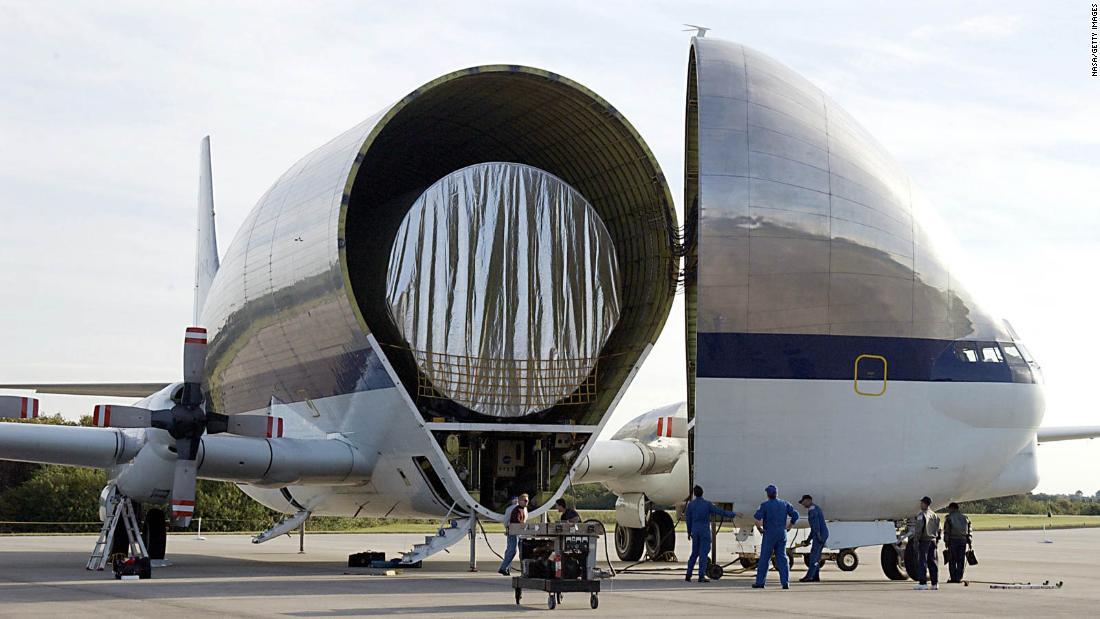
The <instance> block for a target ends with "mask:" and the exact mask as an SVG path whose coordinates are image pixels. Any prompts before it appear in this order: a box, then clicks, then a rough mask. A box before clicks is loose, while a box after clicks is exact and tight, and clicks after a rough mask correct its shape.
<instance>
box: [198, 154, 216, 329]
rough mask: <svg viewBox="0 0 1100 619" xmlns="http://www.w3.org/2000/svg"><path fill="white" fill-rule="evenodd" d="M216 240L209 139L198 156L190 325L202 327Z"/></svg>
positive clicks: (212, 277) (212, 273)
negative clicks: (197, 190)
mask: <svg viewBox="0 0 1100 619" xmlns="http://www.w3.org/2000/svg"><path fill="white" fill-rule="evenodd" d="M218 266H219V264H218V237H217V234H216V233H215V230H214V184H213V180H212V178H211V173H210V136H206V137H204V138H203V139H202V147H201V148H200V152H199V211H198V221H197V227H196V241H195V307H194V317H193V319H192V320H193V322H192V323H191V324H195V325H197V324H201V323H200V322H199V321H200V320H201V318H202V308H203V305H204V304H205V303H206V293H208V292H210V284H211V282H213V281H214V275H215V274H216V273H217V272H218Z"/></svg>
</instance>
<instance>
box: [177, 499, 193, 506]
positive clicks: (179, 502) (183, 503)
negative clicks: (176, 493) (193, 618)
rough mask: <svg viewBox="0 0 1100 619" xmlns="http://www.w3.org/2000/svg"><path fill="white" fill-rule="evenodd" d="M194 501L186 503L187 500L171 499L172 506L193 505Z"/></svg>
mask: <svg viewBox="0 0 1100 619" xmlns="http://www.w3.org/2000/svg"><path fill="white" fill-rule="evenodd" d="M194 504H195V502H194V501H188V500H187V499H172V506H173V507H175V506H176V505H194Z"/></svg>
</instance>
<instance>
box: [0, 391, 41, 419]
mask: <svg viewBox="0 0 1100 619" xmlns="http://www.w3.org/2000/svg"><path fill="white" fill-rule="evenodd" d="M37 418H38V400H37V399H35V398H23V397H20V396H17V395H0V419H37Z"/></svg>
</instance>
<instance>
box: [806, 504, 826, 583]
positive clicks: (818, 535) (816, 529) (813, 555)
mask: <svg viewBox="0 0 1100 619" xmlns="http://www.w3.org/2000/svg"><path fill="white" fill-rule="evenodd" d="M798 503H799V504H800V505H801V506H802V507H805V508H806V519H807V520H809V521H810V569H808V570H806V575H805V576H803V577H802V578H800V579H799V581H798V582H821V576H820V572H821V551H822V550H824V549H825V541H826V540H827V539H829V527H828V526H827V525H826V524H825V514H824V513H823V512H822V511H821V508H820V507H818V506H817V505H814V498H813V497H812V496H810V495H808V494H804V495H802V500H801V501H799V502H798Z"/></svg>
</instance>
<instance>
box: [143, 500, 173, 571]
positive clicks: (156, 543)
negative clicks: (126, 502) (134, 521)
mask: <svg viewBox="0 0 1100 619" xmlns="http://www.w3.org/2000/svg"><path fill="white" fill-rule="evenodd" d="M143 529H144V530H143V531H142V533H143V535H142V537H144V538H145V549H146V550H147V551H148V552H149V558H150V559H153V560H155V561H156V560H161V559H163V558H164V553H165V551H166V549H167V546H168V525H167V524H166V523H165V520H164V511H163V510H159V509H150V510H149V511H148V512H146V513H145V526H144V528H143Z"/></svg>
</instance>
